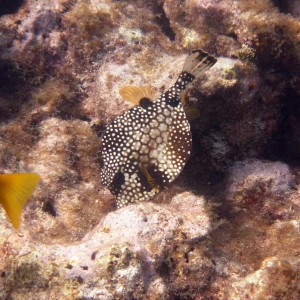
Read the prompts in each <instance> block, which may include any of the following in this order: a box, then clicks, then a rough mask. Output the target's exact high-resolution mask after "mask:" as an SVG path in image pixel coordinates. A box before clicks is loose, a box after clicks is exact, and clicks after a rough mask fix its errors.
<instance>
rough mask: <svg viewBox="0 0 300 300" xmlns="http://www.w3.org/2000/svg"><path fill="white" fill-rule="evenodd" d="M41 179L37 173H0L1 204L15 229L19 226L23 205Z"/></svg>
mask: <svg viewBox="0 0 300 300" xmlns="http://www.w3.org/2000/svg"><path fill="white" fill-rule="evenodd" d="M40 179H41V177H40V176H39V175H38V174H36V173H15V174H0V204H1V205H2V206H3V208H4V210H5V211H6V213H7V215H8V217H9V219H10V221H11V223H12V225H13V226H14V228H15V229H18V228H19V226H20V219H21V214H22V209H23V206H24V204H25V203H26V202H27V200H28V199H29V198H30V197H31V195H32V194H33V192H34V190H35V188H36V186H37V184H38V182H39V181H40Z"/></svg>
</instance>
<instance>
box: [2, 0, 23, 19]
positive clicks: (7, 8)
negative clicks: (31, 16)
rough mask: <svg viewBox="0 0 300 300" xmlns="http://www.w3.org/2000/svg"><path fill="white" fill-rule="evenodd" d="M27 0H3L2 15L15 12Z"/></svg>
mask: <svg viewBox="0 0 300 300" xmlns="http://www.w3.org/2000/svg"><path fill="white" fill-rule="evenodd" d="M24 2H25V0H1V2H0V17H1V16H3V15H8V14H15V13H16V12H17V11H18V10H19V8H20V7H21V6H22V5H23V3H24Z"/></svg>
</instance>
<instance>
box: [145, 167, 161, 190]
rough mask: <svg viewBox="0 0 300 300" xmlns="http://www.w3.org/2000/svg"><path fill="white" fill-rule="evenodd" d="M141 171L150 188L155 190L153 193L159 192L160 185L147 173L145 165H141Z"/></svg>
mask: <svg viewBox="0 0 300 300" xmlns="http://www.w3.org/2000/svg"><path fill="white" fill-rule="evenodd" d="M141 169H142V172H143V174H144V175H145V177H146V179H147V181H148V182H149V184H150V186H151V188H152V190H154V191H155V193H159V192H160V186H159V185H158V184H157V183H156V182H155V180H154V178H153V177H152V176H151V175H150V174H149V172H148V170H147V168H146V167H142V168H141Z"/></svg>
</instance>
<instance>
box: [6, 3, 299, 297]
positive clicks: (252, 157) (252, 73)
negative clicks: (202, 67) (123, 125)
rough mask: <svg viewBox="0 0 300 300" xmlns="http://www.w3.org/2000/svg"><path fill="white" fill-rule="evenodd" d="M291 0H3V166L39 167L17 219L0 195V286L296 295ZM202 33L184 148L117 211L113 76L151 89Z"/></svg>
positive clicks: (95, 292) (67, 291)
mask: <svg viewBox="0 0 300 300" xmlns="http://www.w3.org/2000/svg"><path fill="white" fill-rule="evenodd" d="M4 2H7V1H4ZM17 2H18V3H17ZM299 7H300V6H299V3H298V1H296V0H288V1H268V0H262V1H261V0H260V1H259V0H255V1H253V0H251V1H250V0H241V1H232V0H221V1H220V0H218V1H217V0H203V1H198V0H187V1H180V0H172V1H171V0H155V1H143V0H141V1H133V0H130V1H112V0H103V1H98V0H75V1H69V0H59V1H55V2H51V1H50V2H49V1H46V0H41V1H34V0H24V1H14V5H13V4H12V3H10V4H9V5H7V6H5V7H4V6H1V7H0V16H1V17H0V27H1V34H0V122H1V124H0V162H1V163H0V171H1V173H14V172H28V171H30V172H37V173H38V174H40V176H41V178H42V180H41V182H40V184H39V186H38V188H37V190H36V192H35V194H34V196H33V197H32V198H31V199H30V200H29V201H28V203H27V205H26V207H25V209H24V214H23V216H22V222H21V227H20V230H19V232H16V231H14V230H13V229H12V226H11V225H10V224H9V222H8V220H7V217H6V215H5V212H4V211H3V210H2V209H1V210H0V223H1V224H0V225H1V233H0V253H1V255H0V275H1V276H0V298H1V299H105V300H107V299H197V300H200V299H201V300H204V299H224V300H225V299H245V298H249V299H257V300H258V299H269V300H271V299H272V300H273V299H289V300H290V299H293V300H294V299H295V300H296V299H299V297H300V289H299V284H298V278H299V272H300V262H299V258H298V249H299V247H300V239H299V220H300V211H299V207H300V200H299V199H300V185H299V184H300V169H299V162H300V142H299V134H300V133H299V128H300V123H299V112H300V105H299V103H300V101H299V99H300V76H299V67H300V63H299V62H300V55H299V53H300V48H299V45H300V44H299V39H300V22H299V14H300V13H299V11H300V9H299ZM197 48H203V49H204V50H206V51H208V52H209V53H212V54H213V55H215V56H216V57H217V58H218V62H217V63H216V65H215V66H214V67H213V68H211V69H210V70H208V71H207V72H206V73H205V74H204V75H203V76H202V77H201V78H199V80H197V81H195V82H194V83H193V84H192V85H191V86H190V87H189V89H188V91H187V93H186V98H185V101H186V103H187V104H188V105H191V107H193V108H197V109H198V110H199V112H200V114H199V115H200V116H199V118H197V119H194V120H192V121H191V123H190V124H191V131H192V136H193V151H192V155H191V158H190V160H189V161H188V163H187V165H186V167H185V168H184V170H183V171H182V173H181V175H180V176H179V177H178V179H177V180H176V181H175V182H174V183H173V184H172V185H171V186H170V187H168V188H167V189H165V190H164V191H163V192H162V193H160V194H159V195H158V196H157V197H156V198H155V199H154V200H153V203H152V202H149V203H141V204H138V205H130V206H128V207H124V208H122V209H120V210H116V206H115V202H114V198H113V196H112V195H111V194H110V192H109V191H108V190H107V189H106V188H104V186H103V185H102V184H101V181H100V172H101V168H102V165H101V148H102V146H101V144H102V134H103V132H104V130H105V127H106V126H107V124H109V123H110V122H111V121H112V120H113V119H114V118H115V116H116V115H119V114H120V113H122V112H123V111H125V110H126V109H128V108H129V107H130V104H129V103H127V102H126V101H124V100H123V99H122V98H121V97H120V95H119V89H120V87H122V86H123V85H150V86H151V87H152V88H153V89H154V90H155V91H156V95H157V96H159V95H160V94H161V93H162V92H164V91H165V90H167V89H168V88H169V87H170V86H171V85H172V84H173V83H174V82H175V80H176V79H177V77H178V74H179V73H180V71H181V68H182V64H183V62H184V60H185V58H186V56H187V54H188V53H189V52H190V51H191V50H193V49H197Z"/></svg>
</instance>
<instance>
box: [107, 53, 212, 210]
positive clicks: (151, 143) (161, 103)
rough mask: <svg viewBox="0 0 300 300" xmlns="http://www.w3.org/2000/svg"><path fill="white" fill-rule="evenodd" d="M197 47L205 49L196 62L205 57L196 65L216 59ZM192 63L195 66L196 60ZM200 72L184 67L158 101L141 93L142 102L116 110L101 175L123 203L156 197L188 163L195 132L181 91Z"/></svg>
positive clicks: (205, 64)
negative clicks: (119, 111)
mask: <svg viewBox="0 0 300 300" xmlns="http://www.w3.org/2000/svg"><path fill="white" fill-rule="evenodd" d="M197 51H201V52H197V53H196V54H197V55H198V56H200V54H201V57H198V59H197V60H196V62H198V63H199V61H200V62H201V60H200V59H201V58H202V60H203V59H204V61H202V62H201V65H200V66H199V67H198V68H196V70H197V71H199V70H198V69H199V68H200V67H201V68H202V69H207V68H208V67H211V65H213V64H214V63H215V62H216V60H215V59H214V57H212V56H210V55H209V54H207V53H206V52H204V51H202V50H197ZM194 56H195V55H194ZM192 58H193V57H190V60H192ZM188 59H189V58H188ZM188 59H187V62H189V61H188ZM186 64H187V63H186ZM191 64H192V67H194V62H192V63H191ZM186 68H187V69H190V68H191V66H189V65H188V66H187V67H186ZM194 73H195V72H194ZM197 75H198V74H197ZM195 77H198V76H195V75H193V73H192V72H191V73H190V72H188V71H186V70H185V67H184V69H183V71H182V73H181V74H180V75H179V78H178V79H177V81H176V83H175V85H174V86H172V87H171V89H169V90H168V91H167V92H166V93H164V94H162V95H161V96H160V97H159V98H158V99H157V100H156V101H151V99H149V98H147V97H144V98H142V99H140V101H139V105H138V106H135V107H133V108H131V109H129V110H128V111H126V112H125V113H123V114H121V115H119V116H117V117H116V119H115V120H114V121H113V122H112V124H110V125H109V126H108V127H107V129H106V131H105V133H104V136H103V149H102V158H103V162H104V166H103V169H102V173H101V179H102V182H103V184H104V185H106V186H107V187H108V188H109V189H110V191H111V192H112V193H113V194H114V195H115V197H116V201H117V206H118V208H120V207H123V206H126V205H128V204H130V203H139V202H142V201H147V200H149V199H151V198H152V197H153V196H154V195H155V194H156V193H158V192H159V191H161V190H162V189H163V187H164V186H167V185H168V184H169V183H171V182H172V181H174V180H175V179H176V178H177V176H178V175H179V174H180V172H181V171H182V169H183V167H184V166H185V164H186V162H187V160H188V158H189V156H190V152H191V147H192V136H191V131H190V125H189V122H188V120H187V117H186V113H185V111H184V107H183V105H182V103H181V101H180V96H181V93H182V92H183V91H184V90H185V88H186V86H187V85H188V84H189V83H190V82H192V81H193V80H194V79H195Z"/></svg>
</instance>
